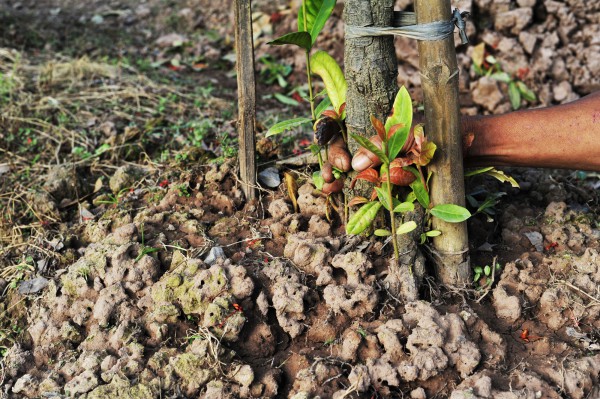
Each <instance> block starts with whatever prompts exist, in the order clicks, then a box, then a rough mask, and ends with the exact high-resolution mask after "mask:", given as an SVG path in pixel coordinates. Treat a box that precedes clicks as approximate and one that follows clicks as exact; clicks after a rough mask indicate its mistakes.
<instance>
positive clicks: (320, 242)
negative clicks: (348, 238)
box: [283, 232, 340, 285]
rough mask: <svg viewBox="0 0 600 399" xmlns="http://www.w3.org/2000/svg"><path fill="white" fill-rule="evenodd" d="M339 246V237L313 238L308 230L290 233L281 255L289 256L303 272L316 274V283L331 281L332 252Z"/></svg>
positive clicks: (324, 283) (325, 283)
mask: <svg viewBox="0 0 600 399" xmlns="http://www.w3.org/2000/svg"><path fill="white" fill-rule="evenodd" d="M339 246H340V241H339V239H331V238H314V236H313V235H312V234H311V233H309V232H300V233H296V234H290V235H289V236H288V239H287V245H286V246H285V248H284V250H283V256H285V257H287V258H289V259H290V260H291V261H292V262H294V264H295V265H296V266H297V267H298V268H299V269H300V270H302V271H303V272H305V273H308V274H311V275H314V276H317V285H327V284H329V283H330V282H331V281H332V275H331V273H332V269H331V266H330V265H329V263H330V262H331V258H332V253H335V252H336V251H337V250H338V249H339Z"/></svg>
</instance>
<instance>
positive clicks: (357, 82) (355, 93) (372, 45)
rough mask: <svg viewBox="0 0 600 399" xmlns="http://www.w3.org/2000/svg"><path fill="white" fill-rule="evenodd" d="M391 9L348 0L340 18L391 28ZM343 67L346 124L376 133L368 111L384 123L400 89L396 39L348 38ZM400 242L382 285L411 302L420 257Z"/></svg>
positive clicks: (362, 190)
mask: <svg viewBox="0 0 600 399" xmlns="http://www.w3.org/2000/svg"><path fill="white" fill-rule="evenodd" d="M393 13H394V0H346V2H345V6H344V21H345V23H346V25H347V26H391V23H392V18H393ZM344 69H345V75H346V80H347V82H348V92H347V96H346V126H347V128H348V131H349V132H350V133H354V134H357V135H360V136H364V137H371V136H372V135H374V134H376V132H375V130H374V129H373V128H372V126H371V122H370V115H375V116H376V117H377V118H379V119H381V120H382V121H385V118H386V117H387V115H388V114H389V112H390V111H391V108H392V105H393V102H394V98H395V97H396V93H397V92H398V84H397V75H398V62H397V60H396V51H395V49H394V38H393V37H391V36H384V37H366V38H347V39H346V43H345V46H344ZM348 141H349V143H348V147H349V149H350V152H351V153H352V154H354V153H355V152H356V150H357V149H358V144H357V143H356V142H354V140H352V139H349V140H348ZM359 183H360V182H359ZM367 187H368V188H367ZM371 190H372V186H371V185H370V184H366V185H361V184H357V185H356V188H355V190H354V194H355V195H356V194H358V195H363V196H366V197H369V196H370V194H371ZM399 244H400V246H401V248H402V249H401V252H402V255H401V256H400V259H399V260H398V261H394V262H391V261H390V268H389V274H388V276H387V278H386V281H385V284H386V286H387V287H386V288H387V289H388V290H389V292H390V294H392V295H394V296H399V297H401V298H402V299H403V300H405V301H414V300H416V299H418V292H417V288H416V283H415V279H414V277H413V275H410V274H409V272H408V265H409V264H410V265H412V267H413V270H414V271H415V274H419V273H422V272H423V264H424V262H423V257H422V255H421V254H420V253H419V251H418V249H417V248H416V244H415V241H414V240H413V239H412V238H409V237H403V238H402V239H401V240H399Z"/></svg>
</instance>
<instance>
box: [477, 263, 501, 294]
mask: <svg viewBox="0 0 600 399" xmlns="http://www.w3.org/2000/svg"><path fill="white" fill-rule="evenodd" d="M500 270H502V266H500V264H499V263H496V267H495V270H494V269H493V268H492V266H490V265H485V266H483V267H481V266H475V267H474V268H473V273H474V275H473V283H475V284H477V286H478V288H479V289H485V288H490V286H491V285H492V283H493V282H494V278H493V273H495V272H496V271H500Z"/></svg>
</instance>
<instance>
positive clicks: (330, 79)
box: [310, 51, 348, 113]
mask: <svg viewBox="0 0 600 399" xmlns="http://www.w3.org/2000/svg"><path fill="white" fill-rule="evenodd" d="M310 68H311V70H312V72H313V73H315V74H317V75H319V76H320V77H321V79H323V83H324V84H325V88H326V89H327V95H328V96H329V99H330V100H331V103H332V104H333V108H334V109H335V112H337V113H339V112H340V107H341V106H342V104H344V103H345V102H346V91H348V84H347V83H346V78H345V77H344V74H343V73H342V69H341V68H340V66H339V65H338V63H337V62H336V61H335V60H334V59H333V57H331V56H330V55H329V54H327V53H326V52H324V51H317V52H316V53H315V54H313V56H312V57H310Z"/></svg>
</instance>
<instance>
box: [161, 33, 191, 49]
mask: <svg viewBox="0 0 600 399" xmlns="http://www.w3.org/2000/svg"><path fill="white" fill-rule="evenodd" d="M187 41H188V39H187V37H185V36H183V35H179V34H177V33H170V34H168V35H163V36H161V37H159V38H158V39H157V40H156V45H157V46H158V47H162V48H169V47H180V46H181V45H183V44H184V43H185V42H187Z"/></svg>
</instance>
